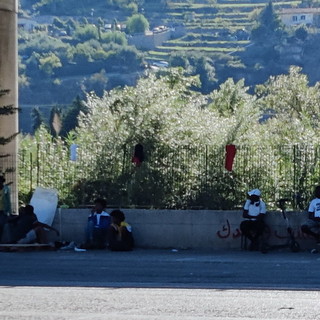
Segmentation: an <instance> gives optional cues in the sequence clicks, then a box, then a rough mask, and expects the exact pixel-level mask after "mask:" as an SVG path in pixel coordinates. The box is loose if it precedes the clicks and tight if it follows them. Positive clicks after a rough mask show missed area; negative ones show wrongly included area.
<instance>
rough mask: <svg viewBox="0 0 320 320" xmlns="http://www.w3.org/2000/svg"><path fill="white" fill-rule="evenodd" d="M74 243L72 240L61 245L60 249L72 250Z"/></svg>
mask: <svg viewBox="0 0 320 320" xmlns="http://www.w3.org/2000/svg"><path fill="white" fill-rule="evenodd" d="M75 246H76V244H75V243H74V241H71V242H70V243H69V244H68V245H66V246H64V247H61V248H60V250H73V249H74V248H75Z"/></svg>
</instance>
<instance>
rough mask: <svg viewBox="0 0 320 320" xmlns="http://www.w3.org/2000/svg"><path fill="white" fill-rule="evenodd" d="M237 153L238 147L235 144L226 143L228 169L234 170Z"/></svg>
mask: <svg viewBox="0 0 320 320" xmlns="http://www.w3.org/2000/svg"><path fill="white" fill-rule="evenodd" d="M236 153H237V149H236V146H235V145H234V144H228V145H226V161H225V165H224V166H225V168H226V169H227V170H228V171H232V166H233V161H234V157H235V156H236Z"/></svg>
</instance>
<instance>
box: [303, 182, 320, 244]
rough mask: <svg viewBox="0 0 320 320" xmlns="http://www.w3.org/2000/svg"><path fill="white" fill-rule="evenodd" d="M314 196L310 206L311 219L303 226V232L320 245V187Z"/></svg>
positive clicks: (316, 189)
mask: <svg viewBox="0 0 320 320" xmlns="http://www.w3.org/2000/svg"><path fill="white" fill-rule="evenodd" d="M314 196H315V198H314V199H313V200H312V201H311V202H310V204H309V209H308V214H309V219H308V220H307V221H306V222H305V223H304V224H303V225H302V226H301V231H302V232H303V233H305V234H308V235H310V236H311V237H313V238H314V239H315V240H316V241H317V243H318V244H319V245H320V186H317V187H316V188H315V190H314Z"/></svg>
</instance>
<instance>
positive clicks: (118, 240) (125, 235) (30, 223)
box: [0, 175, 134, 251]
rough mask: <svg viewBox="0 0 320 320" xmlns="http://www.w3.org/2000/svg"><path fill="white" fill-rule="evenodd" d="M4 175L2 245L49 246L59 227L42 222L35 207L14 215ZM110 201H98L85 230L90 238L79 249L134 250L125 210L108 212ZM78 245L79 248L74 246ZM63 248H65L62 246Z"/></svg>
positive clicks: (0, 206)
mask: <svg viewBox="0 0 320 320" xmlns="http://www.w3.org/2000/svg"><path fill="white" fill-rule="evenodd" d="M4 182H5V179H4V177H3V176H1V175H0V243H1V244H18V245H26V244H33V243H38V244H48V243H49V242H50V240H49V238H48V231H54V232H55V233H56V234H57V235H58V236H59V231H58V230H56V229H55V228H53V227H51V226H49V225H47V224H44V223H41V222H40V221H38V218H37V215H36V213H35V212H34V208H33V206H31V205H26V206H23V207H21V208H20V209H19V215H11V203H10V191H9V188H8V187H7V186H6V185H5V184H4ZM105 208H106V201H105V200H104V199H100V198H99V199H96V200H95V202H94V208H93V210H92V212H91V214H90V215H89V217H88V220H87V225H86V228H85V231H86V237H85V241H84V243H83V244H81V245H79V247H77V249H78V250H87V249H107V248H108V249H110V250H112V251H130V250H132V249H133V247H134V239H133V236H132V230H131V226H130V225H129V224H128V223H126V222H125V215H124V213H123V212H122V211H121V210H113V211H112V212H111V213H110V214H108V213H107V212H106V211H105ZM74 246H75V245H74ZM58 247H60V248H61V247H62V245H58Z"/></svg>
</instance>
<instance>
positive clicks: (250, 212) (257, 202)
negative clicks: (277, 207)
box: [240, 189, 267, 250]
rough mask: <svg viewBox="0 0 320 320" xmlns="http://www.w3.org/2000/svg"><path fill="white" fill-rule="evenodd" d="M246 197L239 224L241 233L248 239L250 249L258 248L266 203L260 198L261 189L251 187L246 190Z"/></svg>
mask: <svg viewBox="0 0 320 320" xmlns="http://www.w3.org/2000/svg"><path fill="white" fill-rule="evenodd" d="M248 196H249V197H248V199H247V201H246V203H245V205H244V207H243V218H245V219H246V220H244V221H242V222H241V224H240V230H241V232H242V234H243V235H244V236H245V237H247V238H248V239H249V240H250V241H251V244H250V250H258V249H259V238H260V237H261V236H262V234H263V231H264V229H265V223H264V221H263V220H264V217H265V215H266V212H267V211H266V204H265V203H264V202H263V201H262V200H261V198H260V197H261V191H260V190H259V189H253V190H250V191H249V192H248Z"/></svg>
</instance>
